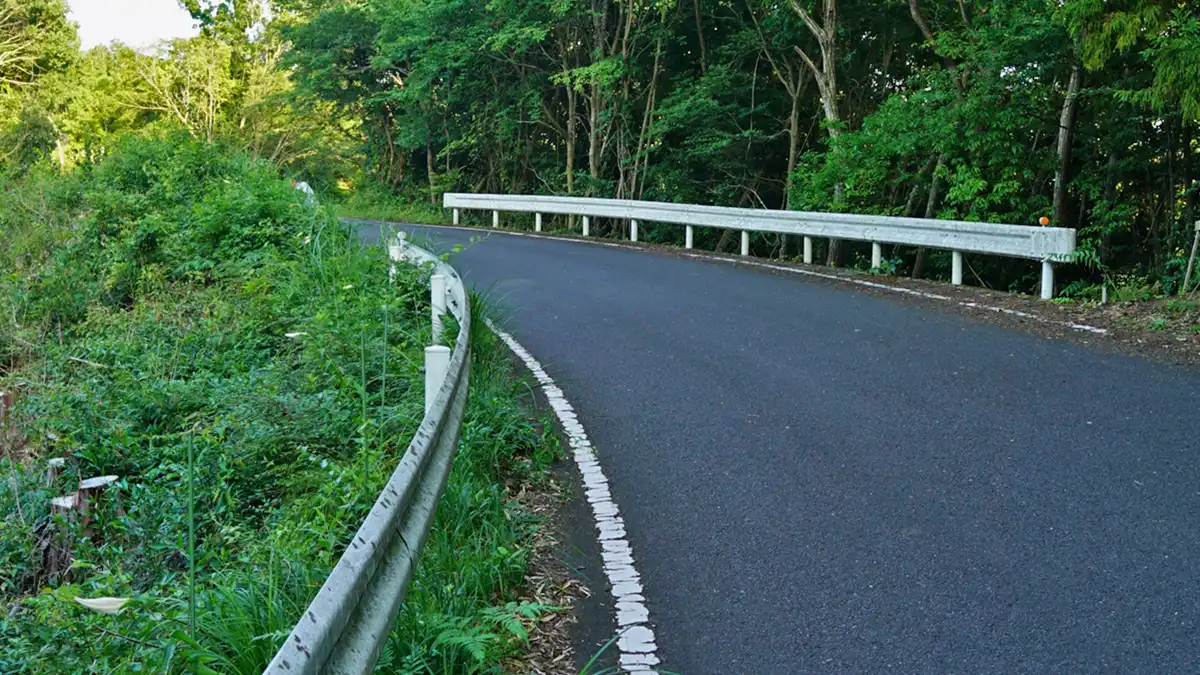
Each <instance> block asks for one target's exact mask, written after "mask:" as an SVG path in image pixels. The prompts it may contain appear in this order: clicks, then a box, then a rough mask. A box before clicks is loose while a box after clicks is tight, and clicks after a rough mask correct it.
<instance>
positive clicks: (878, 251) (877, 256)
mask: <svg viewBox="0 0 1200 675" xmlns="http://www.w3.org/2000/svg"><path fill="white" fill-rule="evenodd" d="M880 267H883V246H881V245H880V244H879V242H877V241H873V242H871V269H875V270H877V269H879V268H880Z"/></svg>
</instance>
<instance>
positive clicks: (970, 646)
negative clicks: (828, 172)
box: [404, 226, 1200, 675]
mask: <svg viewBox="0 0 1200 675" xmlns="http://www.w3.org/2000/svg"><path fill="white" fill-rule="evenodd" d="M404 229H406V230H408V231H409V233H410V235H411V236H413V237H414V238H415V239H416V240H418V241H428V242H430V243H431V244H432V245H433V247H434V248H435V249H441V250H443V251H445V250H449V249H450V248H451V247H453V246H454V245H455V244H463V245H467V244H468V243H469V241H470V240H471V239H472V238H480V237H482V240H481V241H478V242H477V243H474V244H471V245H469V246H467V248H466V250H464V251H463V252H462V253H460V254H459V255H458V256H457V257H456V258H455V261H454V264H455V266H456V267H457V269H458V270H459V271H460V272H461V273H463V274H464V276H465V277H466V279H467V280H468V283H473V284H475V285H476V286H478V287H480V288H489V287H490V288H491V289H492V291H491V297H492V300H493V302H495V303H497V304H498V305H499V306H500V308H501V310H502V312H503V314H504V315H505V317H506V320H505V327H506V329H507V330H509V331H510V332H512V333H513V335H515V337H516V338H517V339H518V340H519V341H520V342H521V343H522V344H523V345H524V346H525V347H527V348H528V349H529V350H530V351H531V352H532V353H533V354H534V355H535V356H536V357H537V358H538V360H540V361H541V363H542V364H544V366H545V367H546V369H547V371H549V372H550V374H551V375H553V377H554V378H555V379H556V380H557V381H558V383H559V385H560V386H561V387H562V389H563V390H564V391H565V392H566V395H567V397H568V398H569V399H570V400H571V401H572V402H573V403H574V405H575V407H576V409H577V412H578V415H579V419H580V421H581V422H582V423H583V425H584V427H585V428H587V430H588V433H589V434H590V436H591V438H592V441H593V442H594V444H595V446H596V448H597V449H598V452H599V456H600V461H601V464H602V466H603V468H604V471H605V473H606V474H607V475H608V477H609V479H610V482H611V489H612V491H613V493H614V496H615V499H616V502H617V503H618V504H619V505H620V507H621V509H622V511H623V513H624V516H625V522H626V525H627V530H628V538H629V540H630V542H631V544H632V546H633V550H634V551H635V554H636V556H637V564H638V567H639V569H640V571H641V573H642V576H643V581H644V585H645V596H646V599H647V604H648V607H649V610H650V617H651V620H652V621H653V622H654V624H655V626H656V634H657V638H658V650H659V656H660V657H661V658H662V659H663V667H664V668H665V669H669V670H671V671H674V672H678V673H683V674H685V675H709V674H713V675H728V674H733V673H746V674H753V675H771V674H775V673H779V674H790V673H843V672H846V673H875V672H897V673H949V672H956V673H1000V672H1004V673H1010V672H1011V673H1016V672H1022V673H1024V672H1029V673H1039V672H1044V673H1051V672H1054V673H1058V672H1100V671H1113V672H1129V673H1132V672H1143V673H1167V672H1194V671H1195V669H1196V667H1197V665H1196V664H1197V663H1200V458H1198V456H1197V455H1198V454H1200V374H1197V373H1196V372H1194V371H1185V370H1178V369H1172V368H1169V367H1166V366H1160V365H1157V364H1153V363H1149V362H1145V361H1141V360H1138V359H1134V358H1129V357H1124V356H1118V355H1111V354H1105V353H1100V352H1098V351H1092V350H1089V349H1087V348H1086V347H1081V346H1078V345H1075V344H1068V343H1064V342H1056V341H1051V340H1046V339H1042V338H1038V337H1035V336H1032V335H1028V334H1025V333H1020V332H1014V331H1010V330H1007V329H1003V328H998V327H994V326H989V325H983V324H980V323H975V322H972V321H970V320H967V319H964V318H960V317H956V316H952V315H944V314H937V313H930V312H927V311H923V310H921V309H918V308H914V307H912V306H908V305H905V304H903V303H901V302H898V301H895V300H891V299H886V298H880V297H875V296H869V295H864V294H862V293H859V292H856V291H855V289H854V288H853V287H851V286H848V285H847V286H840V285H830V284H825V283H813V282H811V281H808V280H806V279H804V278H802V277H799V276H791V275H776V274H772V273H769V272H765V271H762V270H756V269H753V268H745V267H739V266H731V265H727V264H714V263H710V262H705V261H703V260H695V259H682V258H679V257H674V256H670V255H665V254H659V253H653V252H642V251H634V250H628V249H624V248H614V247H605V246H597V245H589V244H585V243H579V242H570V241H557V240H548V239H541V238H532V237H519V236H512V235H506V234H499V233H495V234H494V233H489V232H486V231H479V230H476V231H465V230H459V229H448V228H430V227H418V226H412V227H407V226H406V227H405V228H404Z"/></svg>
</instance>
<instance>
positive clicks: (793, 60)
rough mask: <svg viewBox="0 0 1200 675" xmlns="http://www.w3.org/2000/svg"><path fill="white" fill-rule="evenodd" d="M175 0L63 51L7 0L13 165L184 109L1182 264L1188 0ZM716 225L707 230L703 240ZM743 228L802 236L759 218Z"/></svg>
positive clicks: (527, 183) (700, 194)
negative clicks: (189, 23)
mask: <svg viewBox="0 0 1200 675" xmlns="http://www.w3.org/2000/svg"><path fill="white" fill-rule="evenodd" d="M182 4H183V5H184V6H185V7H186V8H187V9H188V10H189V11H190V12H191V13H192V15H193V16H194V17H195V18H196V20H197V22H198V23H199V24H200V25H201V26H202V27H203V31H202V34H201V35H200V36H199V37H196V38H193V39H191V40H178V41H175V42H172V43H169V44H164V45H162V46H161V47H160V48H159V49H158V50H157V52H155V53H153V54H141V53H137V52H134V51H132V50H130V49H128V48H126V47H123V46H120V45H113V46H108V47H98V48H95V49H92V50H90V51H88V52H86V53H80V52H79V50H78V48H77V46H76V41H75V37H74V31H73V27H72V26H71V25H70V23H69V22H67V21H66V20H65V18H64V11H65V7H64V5H63V3H62V0H32V1H30V2H27V1H25V0H0V156H2V157H4V158H5V159H4V161H3V164H4V165H6V166H7V167H8V170H9V171H10V172H12V171H16V172H18V173H20V172H24V171H27V170H28V169H29V167H31V166H32V165H34V164H36V163H37V161H38V160H39V159H40V158H47V159H50V160H52V161H53V162H55V163H57V164H58V165H59V167H60V168H66V167H70V166H73V165H79V164H83V163H86V162H88V161H91V160H93V159H96V158H99V157H102V156H104V154H105V153H107V152H109V151H110V149H111V148H112V147H113V145H114V143H116V142H117V139H118V138H119V137H120V135H121V134H122V133H125V132H128V131H131V130H132V131H145V130H163V129H171V128H184V129H187V130H188V131H189V133H190V134H191V135H192V136H193V137H196V138H202V139H207V140H214V139H223V140H225V141H226V142H229V143H233V144H236V145H239V146H241V147H244V148H246V149H247V150H248V151H249V152H250V153H252V154H253V155H255V156H256V157H260V158H263V159H266V160H267V161H270V162H271V163H273V164H274V165H275V166H276V167H278V168H279V169H280V170H281V171H284V172H288V173H290V174H291V175H296V176H303V177H304V178H305V179H307V180H309V181H310V182H311V183H313V184H314V185H315V186H317V187H318V189H319V190H322V191H324V192H325V193H326V194H330V195H340V196H342V197H345V196H347V195H354V196H353V198H354V199H355V201H356V204H357V206H358V207H361V206H363V205H369V204H374V203H382V204H387V203H389V202H393V201H394V199H395V197H394V195H399V196H400V198H401V200H402V201H403V202H405V203H407V204H413V203H416V202H420V201H423V202H426V203H430V204H433V203H436V200H437V196H438V195H439V194H441V193H442V192H444V191H447V190H451V189H454V190H477V191H478V190H486V191H496V192H538V193H556V194H588V195H596V196H611V197H634V198H644V199H654V200H665V201H684V202H698V203H712V204H724V205H740V206H754V207H762V208H793V209H808V210H827V211H847V212H861V213H877V214H891V215H909V216H914V217H924V218H957V219H967V220H984V221H993V222H1009V223H1027V224H1034V223H1037V222H1039V221H1040V220H1041V219H1042V218H1043V217H1045V218H1047V219H1048V221H1049V222H1050V224H1052V225H1062V226H1067V227H1074V228H1077V229H1078V230H1079V232H1080V235H1081V236H1080V240H1081V252H1080V254H1079V263H1080V264H1079V265H1076V266H1074V267H1072V268H1069V269H1065V270H1063V277H1064V278H1065V279H1066V280H1067V281H1068V282H1072V281H1073V282H1074V283H1072V284H1071V286H1070V287H1069V288H1068V289H1067V290H1068V291H1069V292H1071V293H1084V294H1086V293H1090V292H1094V291H1095V290H1096V287H1095V284H1097V283H1100V282H1105V283H1109V284H1114V285H1117V286H1123V287H1127V288H1144V289H1146V292H1147V293H1173V292H1178V291H1179V290H1180V289H1179V287H1180V285H1181V282H1182V277H1183V274H1184V268H1185V266H1186V257H1187V253H1188V249H1189V247H1190V243H1191V236H1192V231H1193V229H1192V225H1191V224H1192V223H1193V221H1195V220H1196V219H1197V209H1196V196H1197V190H1198V189H1200V183H1198V182H1197V177H1198V168H1197V162H1196V161H1195V158H1194V155H1195V148H1196V144H1197V142H1200V141H1197V139H1196V135H1197V134H1196V131H1197V127H1198V125H1200V85H1198V84H1197V82H1200V56H1197V55H1198V54H1200V10H1197V9H1196V7H1195V6H1194V3H1187V2H1183V0H1119V1H1116V2H1099V1H1098V0H1065V1H1062V2H1059V1H1055V2H1050V1H1048V0H998V1H996V2H987V3H982V2H964V1H960V0H953V1H951V0H786V1H785V2H775V1H774V0H770V1H768V0H736V1H733V2H731V1H729V0H654V1H653V2H648V1H646V0H532V1H529V2H526V1H524V0H522V1H521V2H516V1H513V0H492V1H490V2H482V1H480V0H362V1H359V2H346V1H345V0H269V1H267V0H264V1H261V2H229V1H227V0H186V1H185V2H182ZM377 186H378V187H381V188H382V189H383V191H382V192H381V191H380V190H379V189H378V187H377ZM363 193H365V194H363ZM389 193H390V194H389ZM365 197H369V199H368V198H365ZM376 197H381V198H379V199H376ZM351 210H352V211H361V210H362V209H361V208H352V209H351ZM395 211H397V212H400V213H404V212H412V211H411V209H408V208H399V209H395ZM416 213H420V212H416ZM431 215H435V214H431ZM609 226H611V227H614V228H621V227H624V225H623V224H621V223H612V224H603V223H600V224H598V229H601V230H603V229H604V228H605V227H609ZM646 236H647V237H648V238H649V239H650V240H652V241H653V240H660V241H662V240H675V239H677V238H679V237H680V233H679V232H678V228H671V227H662V226H660V227H653V226H651V227H649V228H648V232H647V233H646ZM733 240H734V238H733V237H730V236H729V235H728V234H727V233H720V232H716V233H714V232H709V231H706V232H703V233H702V240H701V241H700V244H701V245H704V246H708V247H717V248H728V247H732V246H734V245H735V244H734V241H733ZM754 246H755V249H756V251H757V252H759V253H760V254H785V255H786V254H794V252H795V247H794V245H792V244H791V243H790V242H788V241H786V240H785V239H782V238H779V237H776V236H771V237H766V236H763V237H758V238H756V240H755V242H754ZM789 247H790V248H791V250H789ZM827 253H828V258H829V259H830V260H831V261H834V260H837V261H843V262H846V263H851V264H856V263H857V264H861V263H862V261H863V260H865V258H866V256H865V255H864V253H865V250H864V249H863V248H862V247H861V246H850V245H847V246H842V247H841V248H840V249H837V248H836V247H832V246H831V247H830V248H829V250H828V252H827ZM887 257H888V259H889V263H888V269H889V270H891V269H895V270H897V271H900V272H905V273H912V274H914V275H917V276H920V275H924V274H935V275H937V274H943V273H945V271H946V270H945V268H946V267H947V265H948V259H947V256H946V254H944V253H941V254H938V253H933V254H931V255H930V256H929V258H928V260H927V259H926V256H925V255H924V252H918V251H915V250H911V249H907V248H903V247H901V248H898V249H897V250H895V251H890V252H889V253H888V255H887ZM968 264H969V265H970V270H971V272H972V273H971V274H969V276H971V277H973V278H976V279H978V280H980V281H983V282H984V283H987V284H989V285H992V286H994V287H998V288H1014V289H1027V288H1029V287H1031V286H1032V284H1034V283H1035V282H1036V270H1035V268H1034V266H1033V265H1031V264H1029V263H1027V262H1022V261H1014V260H1000V259H996V258H991V257H977V258H976V257H972V258H971V259H969V260H968ZM1198 276H1200V275H1198Z"/></svg>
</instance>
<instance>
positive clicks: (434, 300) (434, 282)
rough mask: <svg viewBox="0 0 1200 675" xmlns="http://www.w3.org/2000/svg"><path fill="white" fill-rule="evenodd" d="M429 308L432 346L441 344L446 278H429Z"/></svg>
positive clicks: (435, 276) (436, 276)
mask: <svg viewBox="0 0 1200 675" xmlns="http://www.w3.org/2000/svg"><path fill="white" fill-rule="evenodd" d="M429 306H430V308H431V312H432V314H433V317H432V318H433V331H432V332H433V344H435V345H437V344H441V343H442V317H443V316H445V315H446V277H445V276H443V275H441V274H435V275H433V276H431V277H429Z"/></svg>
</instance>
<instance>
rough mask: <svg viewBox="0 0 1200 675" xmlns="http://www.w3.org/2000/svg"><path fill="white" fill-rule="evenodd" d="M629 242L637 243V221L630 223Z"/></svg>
mask: <svg viewBox="0 0 1200 675" xmlns="http://www.w3.org/2000/svg"><path fill="white" fill-rule="evenodd" d="M629 241H637V221H636V220H631V221H629Z"/></svg>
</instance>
